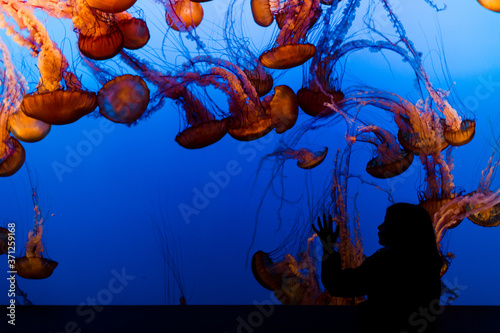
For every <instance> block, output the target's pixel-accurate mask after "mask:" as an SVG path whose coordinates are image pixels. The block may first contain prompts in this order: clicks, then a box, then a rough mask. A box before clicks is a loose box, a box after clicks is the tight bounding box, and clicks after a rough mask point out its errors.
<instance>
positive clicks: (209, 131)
mask: <svg viewBox="0 0 500 333" xmlns="http://www.w3.org/2000/svg"><path fill="white" fill-rule="evenodd" d="M232 122H233V120H232V119H231V118H224V119H222V120H217V119H214V120H210V121H206V122H200V123H197V124H195V125H193V126H191V127H188V128H186V129H185V130H183V131H182V132H180V133H179V134H177V136H176V137H175V141H176V142H177V143H178V144H179V145H180V146H182V147H184V148H186V149H199V148H204V147H207V146H209V145H211V144H214V143H215V142H217V141H219V140H220V139H222V138H223V137H224V136H225V135H226V133H227V131H228V130H229V128H230V127H231V124H232Z"/></svg>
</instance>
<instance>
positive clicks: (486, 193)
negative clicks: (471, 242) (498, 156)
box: [466, 156, 500, 227]
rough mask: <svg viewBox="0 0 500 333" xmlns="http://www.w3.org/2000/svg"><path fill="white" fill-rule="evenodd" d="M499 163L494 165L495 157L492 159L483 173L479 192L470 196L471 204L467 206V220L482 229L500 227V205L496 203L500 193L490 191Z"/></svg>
mask: <svg viewBox="0 0 500 333" xmlns="http://www.w3.org/2000/svg"><path fill="white" fill-rule="evenodd" d="M499 163H500V161H498V160H497V161H496V162H495V163H493V156H492V157H491V158H490V160H489V162H488V166H487V168H486V169H485V170H484V171H483V172H482V177H481V181H480V182H479V186H478V189H477V191H474V192H472V193H470V194H469V195H468V197H470V202H468V203H467V206H466V210H467V213H468V215H467V218H468V219H469V220H471V221H472V223H474V224H477V225H479V226H482V227H497V226H499V225H500V203H496V202H495V201H494V199H497V198H498V196H499V195H498V191H496V192H493V191H491V190H490V189H489V187H490V185H491V182H492V180H493V175H494V172H495V169H496V168H497V167H498V164H499ZM492 198H493V200H492ZM478 199H480V200H478Z"/></svg>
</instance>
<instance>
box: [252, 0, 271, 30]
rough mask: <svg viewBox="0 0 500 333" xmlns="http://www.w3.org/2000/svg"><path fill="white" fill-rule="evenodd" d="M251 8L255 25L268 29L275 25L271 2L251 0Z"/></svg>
mask: <svg viewBox="0 0 500 333" xmlns="http://www.w3.org/2000/svg"><path fill="white" fill-rule="evenodd" d="M250 6H251V8H252V16H253V19H254V21H255V23H257V24H258V25H260V26H261V27H268V26H270V25H271V23H273V21H274V16H273V13H272V12H271V5H270V4H269V0H251V1H250Z"/></svg>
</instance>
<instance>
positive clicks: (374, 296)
mask: <svg viewBox="0 0 500 333" xmlns="http://www.w3.org/2000/svg"><path fill="white" fill-rule="evenodd" d="M332 225H333V221H332V218H331V216H330V217H329V218H328V219H327V218H326V217H325V215H323V222H322V221H321V219H320V218H319V217H318V228H317V229H316V227H315V226H314V225H313V230H314V231H315V232H316V233H317V234H318V236H319V238H320V240H321V243H322V245H323V261H322V272H321V279H322V282H323V285H324V286H325V288H326V289H327V290H328V292H329V293H330V294H331V295H332V296H338V297H354V296H363V295H366V296H367V300H366V301H365V302H362V303H360V305H359V306H358V325H359V329H360V331H361V332H379V331H380V332H384V333H391V332H398V333H401V332H419V333H422V332H432V331H433V326H434V325H433V324H434V322H435V319H436V315H437V314H439V313H440V312H441V311H442V310H441V309H440V308H439V298H440V296H441V278H440V270H441V266H442V260H441V257H440V255H439V251H438V249H437V246H436V240H435V235H434V229H433V227H432V220H431V218H430V216H429V214H428V213H427V211H426V210H425V209H424V208H422V207H421V206H418V205H412V204H408V203H398V204H394V205H392V206H390V207H389V208H387V212H386V215H385V220H384V222H383V223H382V224H381V225H380V226H379V227H378V230H379V232H378V236H379V243H380V245H382V246H383V247H382V248H381V249H380V250H378V251H377V252H376V253H374V254H373V255H371V256H370V257H368V258H366V260H365V261H364V262H363V263H362V264H361V266H359V267H358V268H354V269H344V270H342V268H341V261H340V255H339V254H338V253H337V252H335V250H334V248H333V244H334V243H335V242H336V240H337V238H338V235H339V228H338V226H337V228H336V230H335V232H334V231H333V227H332Z"/></svg>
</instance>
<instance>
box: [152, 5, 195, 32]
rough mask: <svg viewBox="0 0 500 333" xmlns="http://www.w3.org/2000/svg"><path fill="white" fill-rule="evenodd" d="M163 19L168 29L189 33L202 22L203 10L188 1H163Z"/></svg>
mask: <svg viewBox="0 0 500 333" xmlns="http://www.w3.org/2000/svg"><path fill="white" fill-rule="evenodd" d="M162 2H163V4H164V5H165V8H166V13H165V18H166V20H167V24H168V26H169V27H170V28H172V29H174V30H176V31H181V32H184V31H191V30H193V29H194V28H196V27H197V26H198V25H200V23H201V21H202V20H203V8H202V6H201V5H200V4H199V3H198V2H193V1H190V0H163V1H162Z"/></svg>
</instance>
